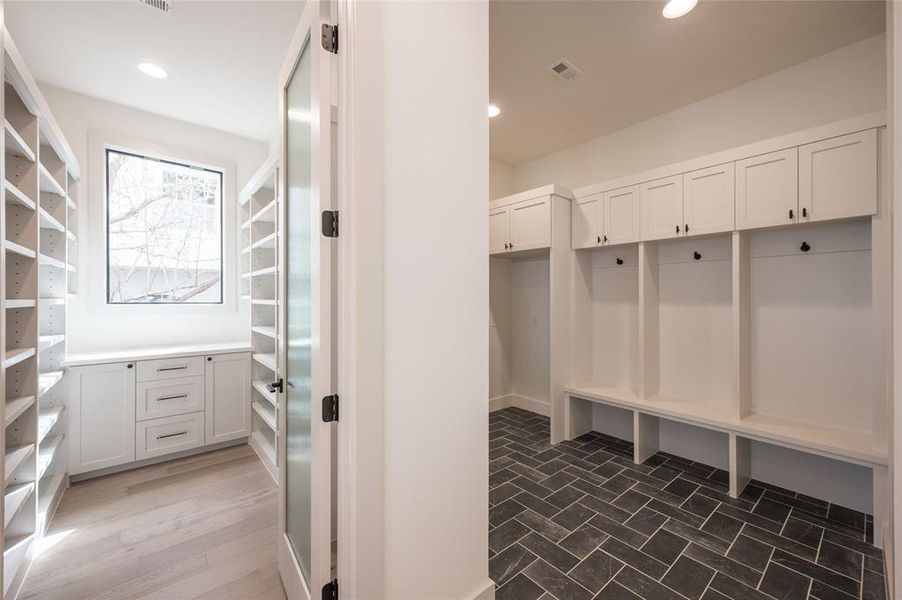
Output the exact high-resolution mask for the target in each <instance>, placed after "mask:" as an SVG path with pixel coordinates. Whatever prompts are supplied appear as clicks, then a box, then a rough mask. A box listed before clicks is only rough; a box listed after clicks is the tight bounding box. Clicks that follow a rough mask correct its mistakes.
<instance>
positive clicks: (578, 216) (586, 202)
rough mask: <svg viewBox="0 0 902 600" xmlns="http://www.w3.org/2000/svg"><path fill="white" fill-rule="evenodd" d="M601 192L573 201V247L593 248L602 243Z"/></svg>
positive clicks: (575, 248)
mask: <svg viewBox="0 0 902 600" xmlns="http://www.w3.org/2000/svg"><path fill="white" fill-rule="evenodd" d="M601 196H602V195H601V194H595V195H593V196H588V197H586V198H581V199H579V200H577V201H575V202H573V207H572V223H573V225H572V235H573V249H574V250H577V249H579V248H593V247H595V246H597V245H598V244H600V243H601V232H602V226H601V217H602V210H601V207H602V204H603V202H602V199H601Z"/></svg>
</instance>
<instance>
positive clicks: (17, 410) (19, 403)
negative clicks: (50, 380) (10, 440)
mask: <svg viewBox="0 0 902 600" xmlns="http://www.w3.org/2000/svg"><path fill="white" fill-rule="evenodd" d="M32 406H34V396H22V397H21V398H13V399H12V400H7V401H6V414H5V415H4V420H3V425H4V426H5V427H9V426H10V425H11V424H12V422H13V421H15V420H16V419H18V418H19V417H21V416H22V415H23V414H25V411H27V410H28V409H29V408H31V407H32Z"/></svg>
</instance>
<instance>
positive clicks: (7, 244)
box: [3, 240, 37, 258]
mask: <svg viewBox="0 0 902 600" xmlns="http://www.w3.org/2000/svg"><path fill="white" fill-rule="evenodd" d="M3 247H4V248H5V249H6V251H7V252H12V253H13V254H18V255H19V256H24V257H25V258H34V257H35V256H37V252H35V251H34V250H32V249H31V248H26V247H25V246H23V245H21V244H17V243H16V242H14V241H12V240H3Z"/></svg>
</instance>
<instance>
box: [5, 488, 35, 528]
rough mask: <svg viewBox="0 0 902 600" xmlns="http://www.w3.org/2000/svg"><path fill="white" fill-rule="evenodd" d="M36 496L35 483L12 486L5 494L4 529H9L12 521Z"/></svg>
mask: <svg viewBox="0 0 902 600" xmlns="http://www.w3.org/2000/svg"><path fill="white" fill-rule="evenodd" d="M32 494H34V482H33V481H32V482H29V483H20V484H17V485H11V486H8V487H7V488H6V490H4V492H3V527H9V523H10V521H12V520H13V517H15V516H16V514H17V513H18V512H19V509H20V508H22V506H24V505H25V502H26V501H27V500H28V499H29V498H30V497H31V496H32Z"/></svg>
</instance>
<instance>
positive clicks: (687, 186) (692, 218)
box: [683, 163, 736, 235]
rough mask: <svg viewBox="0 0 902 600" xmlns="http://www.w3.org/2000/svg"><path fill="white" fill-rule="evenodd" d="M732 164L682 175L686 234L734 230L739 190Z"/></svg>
mask: <svg viewBox="0 0 902 600" xmlns="http://www.w3.org/2000/svg"><path fill="white" fill-rule="evenodd" d="M734 174H735V169H734V165H733V163H727V164H725V165H718V166H716V167H709V168H707V169H700V170H698V171H692V172H691V173H685V174H684V175H683V231H684V232H685V233H686V235H696V234H702V233H718V232H721V231H733V229H734V227H735V226H736V222H735V221H736V219H735V208H736V187H735V181H734V179H735V178H734Z"/></svg>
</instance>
